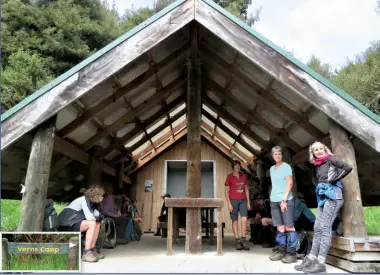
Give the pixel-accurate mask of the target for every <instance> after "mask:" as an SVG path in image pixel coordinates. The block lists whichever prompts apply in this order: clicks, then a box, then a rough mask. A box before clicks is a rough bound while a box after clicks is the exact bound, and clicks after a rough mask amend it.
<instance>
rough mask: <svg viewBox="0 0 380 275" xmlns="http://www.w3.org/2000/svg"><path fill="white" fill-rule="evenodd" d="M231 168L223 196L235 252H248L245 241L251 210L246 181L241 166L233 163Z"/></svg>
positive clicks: (237, 162) (247, 245) (235, 162)
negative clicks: (229, 217)
mask: <svg viewBox="0 0 380 275" xmlns="http://www.w3.org/2000/svg"><path fill="white" fill-rule="evenodd" d="M231 167H232V169H233V172H232V173H230V174H228V176H227V179H226V182H225V187H226V190H225V191H226V193H225V194H226V199H227V203H228V204H227V205H228V210H229V212H230V215H231V220H232V230H233V232H234V236H235V240H236V250H243V249H244V250H249V249H250V248H249V243H248V242H247V240H246V231H247V217H248V210H249V209H251V203H250V198H249V190H248V180H247V177H246V176H245V175H244V174H241V173H240V168H241V164H240V162H239V161H236V160H235V161H233V162H232V164H231ZM239 213H240V218H241V238H239V234H238V218H239Z"/></svg>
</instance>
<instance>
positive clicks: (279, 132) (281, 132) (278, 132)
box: [204, 79, 302, 152]
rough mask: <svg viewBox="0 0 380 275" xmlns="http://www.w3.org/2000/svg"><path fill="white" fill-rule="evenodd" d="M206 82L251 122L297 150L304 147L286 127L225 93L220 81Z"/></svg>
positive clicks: (205, 80) (207, 80)
mask: <svg viewBox="0 0 380 275" xmlns="http://www.w3.org/2000/svg"><path fill="white" fill-rule="evenodd" d="M204 83H205V85H206V86H207V87H208V88H209V89H211V90H212V91H213V92H215V93H216V94H217V95H218V96H219V97H222V98H225V99H226V100H227V101H228V102H229V103H230V104H232V105H234V106H236V107H237V108H238V109H239V111H240V110H241V111H242V112H243V113H244V114H245V115H246V116H247V118H248V121H249V122H250V123H253V121H257V122H258V123H260V124H261V125H262V126H264V127H265V128H266V129H267V130H268V131H269V132H271V133H272V134H273V136H275V137H277V138H280V139H281V140H283V141H284V142H285V143H286V144H287V145H288V146H289V147H290V148H292V149H293V150H294V151H295V152H299V151H301V150H302V147H301V146H300V145H299V144H298V143H296V142H295V141H294V140H292V139H291V138H290V137H289V135H288V134H287V132H286V130H285V129H280V128H277V127H275V126H273V125H272V124H271V123H269V122H268V121H267V120H266V119H265V118H264V117H263V116H262V115H260V114H259V113H257V112H255V113H252V110H251V109H250V108H249V107H248V106H247V105H246V104H245V103H243V102H241V101H240V100H239V99H237V98H236V97H234V96H233V95H230V94H224V90H223V88H222V87H221V86H220V85H219V84H218V83H216V82H215V81H213V80H211V79H204Z"/></svg>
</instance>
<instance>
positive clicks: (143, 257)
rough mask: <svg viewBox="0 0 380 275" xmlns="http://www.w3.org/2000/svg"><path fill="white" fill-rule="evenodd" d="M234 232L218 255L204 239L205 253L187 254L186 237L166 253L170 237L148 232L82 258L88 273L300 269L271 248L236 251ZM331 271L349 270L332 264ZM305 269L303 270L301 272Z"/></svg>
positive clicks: (240, 271)
mask: <svg viewBox="0 0 380 275" xmlns="http://www.w3.org/2000/svg"><path fill="white" fill-rule="evenodd" d="M234 245H235V242H234V238H233V236H232V235H227V234H226V236H225V238H224V239H223V255H222V256H217V255H216V245H213V246H210V245H209V244H208V240H207V239H205V240H204V241H203V251H204V252H203V254H202V255H185V253H184V251H185V238H180V239H179V241H178V244H177V245H175V244H173V255H172V256H166V239H163V238H161V237H155V236H153V234H144V235H143V237H142V239H141V241H140V242H131V243H129V244H126V245H119V246H117V247H116V248H115V249H110V250H108V249H107V250H104V254H105V256H106V258H105V259H103V260H100V261H99V262H97V263H86V262H82V272H86V273H87V272H88V273H297V271H295V270H294V268H293V266H294V265H295V264H290V265H287V264H283V263H282V262H272V261H270V260H269V258H268V257H269V255H270V254H271V253H272V250H271V249H263V248H262V247H261V246H257V245H256V246H253V245H252V244H251V250H250V251H236V250H235V247H234ZM327 272H328V273H346V272H345V271H342V270H340V269H338V268H335V267H332V266H328V269H327ZM299 273H302V272H299Z"/></svg>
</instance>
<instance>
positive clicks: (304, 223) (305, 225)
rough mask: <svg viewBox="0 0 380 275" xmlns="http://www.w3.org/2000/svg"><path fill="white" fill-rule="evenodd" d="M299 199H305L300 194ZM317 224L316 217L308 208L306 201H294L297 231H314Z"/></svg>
mask: <svg viewBox="0 0 380 275" xmlns="http://www.w3.org/2000/svg"><path fill="white" fill-rule="evenodd" d="M298 196H299V197H303V196H302V194H300V193H299V194H298ZM314 222H315V215H314V214H313V212H311V210H310V209H309V207H307V205H306V202H305V200H303V199H296V200H294V227H295V229H296V231H301V230H302V229H303V230H305V231H313V229H314Z"/></svg>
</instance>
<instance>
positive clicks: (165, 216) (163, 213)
mask: <svg viewBox="0 0 380 275" xmlns="http://www.w3.org/2000/svg"><path fill="white" fill-rule="evenodd" d="M161 198H162V199H163V200H164V203H163V204H162V207H161V213H160V216H159V217H158V218H157V232H156V233H155V234H154V236H161V228H160V223H161V222H167V221H168V208H167V207H166V206H165V198H171V196H170V194H168V193H166V194H165V195H163V196H161Z"/></svg>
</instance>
